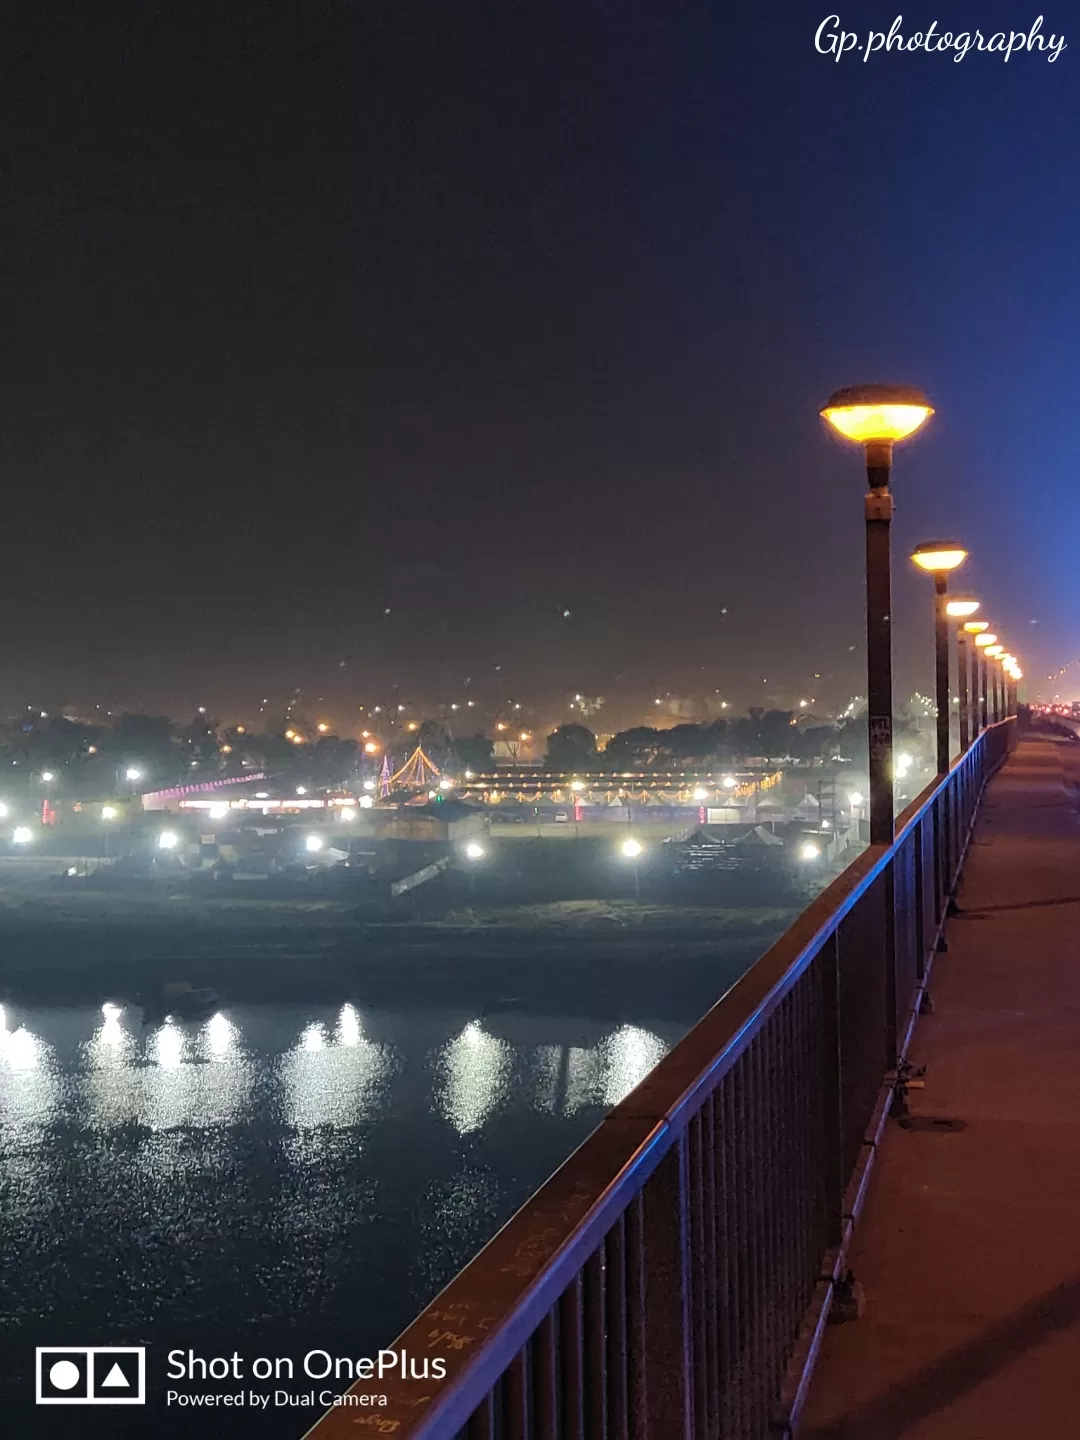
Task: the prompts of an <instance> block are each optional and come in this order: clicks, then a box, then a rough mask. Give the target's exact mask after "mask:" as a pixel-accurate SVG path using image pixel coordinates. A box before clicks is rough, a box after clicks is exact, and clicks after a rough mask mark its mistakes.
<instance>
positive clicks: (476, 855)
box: [465, 840, 486, 860]
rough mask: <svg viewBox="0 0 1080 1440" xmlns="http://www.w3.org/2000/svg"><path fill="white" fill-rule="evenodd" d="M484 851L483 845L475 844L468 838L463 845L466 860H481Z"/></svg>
mask: <svg viewBox="0 0 1080 1440" xmlns="http://www.w3.org/2000/svg"><path fill="white" fill-rule="evenodd" d="M485 853H486V852H485V850H484V847H483V845H479V844H477V842H476V841H475V840H470V841H469V843H468V845H466V846H465V857H466V859H468V860H482V859H483V858H484V855H485Z"/></svg>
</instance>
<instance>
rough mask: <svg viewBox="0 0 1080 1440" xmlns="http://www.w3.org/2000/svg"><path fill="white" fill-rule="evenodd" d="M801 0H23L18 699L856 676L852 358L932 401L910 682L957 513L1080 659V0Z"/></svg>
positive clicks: (543, 689)
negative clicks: (996, 37) (911, 45)
mask: <svg viewBox="0 0 1080 1440" xmlns="http://www.w3.org/2000/svg"><path fill="white" fill-rule="evenodd" d="M939 9H940V11H941V18H940V25H941V26H943V27H944V26H946V25H951V26H952V27H953V28H954V29H959V28H963V26H964V25H965V24H968V25H971V26H974V25H976V24H978V26H979V27H980V28H981V29H982V30H983V32H984V33H985V34H987V35H989V34H990V33H991V32H992V31H993V30H994V29H996V28H998V27H999V26H1003V27H1004V28H1005V29H1006V30H1010V29H1014V28H1017V29H1019V28H1023V29H1027V28H1028V26H1029V25H1030V24H1031V23H1032V22H1033V21H1034V20H1035V18H1036V15H1037V14H1038V9H1039V7H1038V6H1036V5H1034V4H1033V5H1032V6H1030V7H1029V10H1030V14H1029V13H1028V10H1025V9H1024V7H1023V5H1022V4H1021V3H1020V0H1009V3H1008V4H979V5H973V4H971V3H970V0H950V5H949V6H948V7H939ZM946 9H948V10H949V12H950V13H949V14H946V13H945V12H946ZM827 10H828V7H827V6H819V7H817V9H815V8H813V7H807V6H806V5H802V4H799V5H794V4H789V5H788V6H787V7H786V8H776V7H768V6H764V5H761V4H759V3H752V4H749V3H736V4H720V3H718V0H711V3H709V4H696V3H683V0H664V3H658V0H618V3H616V0H604V3H600V0H580V3H575V4H570V3H560V0H513V3H508V0H461V3H446V0H352V3H349V4H345V3H324V0H298V3H295V4H286V3H275V0H264V3H261V4H259V5H248V4H245V3H237V0H230V3H228V4H216V5H210V4H206V3H202V4H195V5H181V4H179V3H175V0H174V3H172V4H163V3H156V0H131V3H127V4H124V3H117V0H114V3H112V4H110V5H108V6H101V7H84V6H80V5H54V6H53V5H41V4H40V3H15V4H11V5H9V6H7V7H5V12H4V22H3V23H4V35H3V53H4V57H5V58H4V68H5V71H6V76H5V79H4V82H3V84H2V85H0V106H2V116H0V145H2V155H3V179H2V226H0V235H2V244H3V256H2V263H0V286H2V297H3V300H2V316H0V322H2V335H3V346H2V352H0V353H2V357H3V390H2V394H3V407H2V415H3V423H2V424H0V462H2V468H3V476H4V490H3V494H4V506H3V517H4V522H5V523H4V527H3V568H2V575H0V584H2V587H3V592H2V593H3V596H4V601H5V606H4V608H5V614H6V624H5V625H4V627H3V631H2V634H0V704H2V705H3V707H4V709H5V712H7V711H10V710H12V709H13V708H15V707H16V706H18V705H21V704H23V703H25V702H26V701H27V700H31V699H32V700H35V701H38V700H40V701H41V702H42V703H44V702H45V701H46V700H48V701H49V702H50V703H53V704H56V703H61V702H70V703H75V704H78V705H80V706H81V707H82V708H83V709H85V710H89V709H91V708H92V707H93V705H95V704H102V705H108V706H110V707H116V708H119V707H121V706H126V707H138V706H140V705H145V706H146V707H148V708H160V707H164V708H167V709H170V710H172V711H175V712H178V713H183V712H185V711H187V712H190V710H191V708H192V707H193V706H194V705H195V704H200V703H205V704H208V705H209V706H210V707H211V708H212V710H214V711H215V712H216V713H221V714H225V713H230V712H232V713H249V712H250V711H251V710H252V708H253V707H254V706H255V705H257V704H258V702H259V700H261V699H262V697H263V696H270V697H272V698H273V699H274V700H275V701H276V700H277V698H278V697H285V696H287V695H288V694H289V693H290V692H291V691H292V690H293V689H294V688H299V689H300V690H301V692H302V695H303V696H304V697H305V698H307V697H314V696H316V695H325V696H327V697H328V701H329V702H330V703H332V704H333V705H336V706H338V707H339V711H340V713H342V714H344V713H345V711H346V709H347V706H348V705H355V704H356V703H359V702H364V701H366V702H367V703H371V702H372V701H374V700H377V699H379V698H380V697H387V696H390V695H391V694H392V693H395V692H394V687H398V689H397V691H396V693H397V694H399V695H401V696H405V697H407V698H409V699H410V700H416V701H417V702H420V701H422V700H425V699H433V698H451V697H454V696H459V697H460V696H461V695H463V694H465V693H471V694H474V695H477V696H479V697H481V698H483V699H486V700H496V699H500V698H502V697H505V696H523V697H526V698H528V699H529V700H535V699H536V697H538V696H552V695H561V694H563V693H564V692H567V691H574V690H583V691H587V692H588V693H590V694H615V693H618V692H620V691H627V692H629V691H636V692H641V693H642V694H644V693H650V694H651V693H652V692H654V691H655V693H656V694H658V695H659V694H663V693H665V692H667V691H694V692H697V691H701V692H705V691H708V690H712V689H714V688H716V687H722V688H723V689H724V691H725V693H728V694H730V695H731V696H732V698H733V699H734V700H736V701H738V702H739V703H746V701H748V700H751V699H753V698H754V697H755V696H758V695H761V694H769V695H774V694H775V695H777V696H778V697H780V698H782V699H783V698H786V699H787V700H788V701H789V702H790V700H791V699H792V697H794V696H796V695H799V694H806V693H815V688H812V687H815V686H816V689H817V690H820V689H822V688H823V686H824V687H829V688H828V689H827V690H826V694H828V695H829V696H830V697H833V696H835V698H840V697H841V696H844V695H846V694H850V693H851V692H853V691H855V690H861V689H863V688H864V683H863V681H862V679H861V674H860V665H861V653H860V652H861V646H862V637H863V629H862V619H861V603H862V568H861V567H862V550H861V545H862V537H861V518H862V517H861V495H862V491H863V488H864V487H863V480H862V473H861V469H860V457H859V455H858V453H857V452H856V451H851V450H848V449H846V448H841V447H840V445H839V444H837V443H834V442H832V441H830V440H829V439H828V438H827V437H826V436H824V435H823V433H822V429H821V424H820V421H819V420H818V418H817V411H818V409H819V408H820V406H821V404H822V403H823V401H824V400H825V398H826V397H827V396H828V394H829V392H830V391H831V390H832V389H834V388H835V387H836V386H839V385H844V384H852V383H856V382H862V381H866V380H879V379H896V380H901V381H904V382H907V383H912V384H917V385H920V386H922V387H923V388H925V389H926V390H927V391H928V392H929V393H930V395H931V397H932V399H933V401H934V403H935V405H936V406H937V408H938V414H937V416H936V417H935V418H934V419H933V420H932V421H931V423H930V425H929V426H928V427H927V430H926V432H925V434H924V435H922V436H920V437H919V438H918V439H917V440H916V441H913V442H912V443H911V444H910V445H909V446H908V447H907V448H905V449H902V450H900V451H898V455H897V463H896V471H895V484H894V488H895V494H896V500H897V517H896V525H895V527H894V534H895V540H896V556H897V581H896V596H895V610H896V625H897V636H896V639H897V658H898V663H899V667H900V677H899V684H898V689H900V688H902V689H904V691H905V692H906V691H907V690H909V689H910V688H911V687H912V686H915V685H918V686H919V687H920V688H921V689H923V690H924V691H928V690H929V689H930V687H931V676H930V666H929V648H930V628H929V627H930V589H929V585H928V583H927V582H926V580H925V579H924V578H922V577H918V578H917V577H914V576H912V575H910V574H909V573H908V568H909V567H908V566H907V564H906V561H905V560H904V558H903V557H904V555H905V554H906V550H907V549H908V548H909V546H910V544H911V543H912V542H915V541H918V540H920V539H925V538H928V537H936V536H939V535H941V536H947V537H953V536H955V537H958V538H960V539H962V540H964V541H966V542H967V543H968V544H969V545H970V548H971V550H972V562H971V564H970V566H969V576H968V578H967V583H968V584H969V585H970V586H971V588H974V589H976V590H977V592H980V593H983V594H985V595H986V596H987V597H989V598H990V599H991V602H992V603H991V604H990V610H989V613H990V615H991V617H992V618H993V619H994V620H995V621H996V622H997V623H998V625H999V626H1000V627H1002V633H1003V635H1004V636H1005V638H1007V639H1008V640H1009V642H1010V644H1011V645H1012V646H1013V648H1014V649H1016V651H1017V653H1019V654H1020V656H1021V658H1022V660H1023V662H1024V663H1025V667H1026V670H1027V673H1028V675H1029V676H1030V677H1032V678H1037V677H1041V678H1042V684H1041V688H1043V689H1047V690H1049V689H1055V688H1061V689H1063V690H1067V691H1068V693H1078V694H1080V665H1078V666H1075V667H1074V668H1073V669H1072V670H1071V671H1069V673H1068V676H1067V677H1066V678H1065V679H1064V680H1063V681H1061V682H1058V683H1057V684H1055V686H1050V685H1049V684H1048V683H1047V682H1046V681H1045V676H1046V674H1047V672H1048V670H1050V669H1051V668H1054V669H1056V668H1057V667H1059V666H1061V665H1064V664H1065V663H1066V662H1068V661H1070V660H1072V659H1074V658H1075V657H1076V656H1078V655H1080V624H1078V623H1077V622H1078V606H1080V566H1078V565H1077V563H1076V558H1075V557H1076V551H1077V547H1078V544H1080V496H1078V493H1077V483H1076V482H1077V476H1076V464H1075V458H1076V456H1077V454H1078V448H1077V447H1078V440H1077V422H1076V413H1077V405H1078V380H1080V325H1078V323H1077V318H1078V317H1077V310H1078V308H1080V305H1078V292H1077V273H1078V256H1080V204H1078V192H1080V167H1078V166H1077V164H1076V154H1077V149H1078V143H1080V124H1078V119H1080V101H1078V98H1077V97H1078V94H1080V90H1078V86H1077V79H1076V76H1077V71H1076V66H1077V65H1078V64H1080V23H1078V24H1077V26H1076V33H1075V36H1074V35H1073V34H1072V33H1071V32H1070V21H1071V20H1072V19H1073V18H1074V16H1075V11H1072V10H1071V7H1066V6H1064V5H1058V6H1057V7H1056V13H1047V14H1046V19H1045V21H1044V29H1045V31H1047V32H1050V31H1053V32H1057V33H1061V32H1062V31H1064V33H1065V37H1066V40H1067V42H1068V43H1069V48H1067V49H1066V50H1065V51H1064V53H1063V54H1062V55H1061V57H1060V58H1059V59H1058V60H1057V61H1056V62H1055V63H1054V64H1048V63H1047V61H1046V58H1045V55H1043V56H1040V55H1039V54H1022V55H1017V56H1014V57H1013V58H1012V59H1011V60H1010V61H1009V63H1008V64H1005V63H1003V61H1002V59H1001V57H1000V56H999V55H990V54H977V53H969V54H968V55H967V57H966V58H965V59H964V60H963V61H962V62H961V63H959V64H957V63H954V62H953V60H952V59H951V57H950V56H947V55H927V54H925V53H918V54H895V53H894V54H892V55H889V56H885V55H880V54H879V55H876V56H873V57H871V59H870V61H869V62H868V63H865V64H864V63H862V62H861V60H860V59H859V58H858V57H857V56H854V55H847V56H845V57H844V58H843V60H842V61H841V62H840V63H839V64H837V63H834V61H833V59H832V57H831V56H827V55H821V54H818V53H816V52H815V48H814V32H815V30H816V29H817V26H818V24H819V23H820V21H821V20H822V19H823V18H824V16H825V14H826V13H827ZM819 12H820V13H819ZM895 13H896V7H895V6H894V7H892V8H888V7H885V6H883V5H867V4H859V5H856V6H848V7H847V8H846V9H845V10H844V12H843V14H842V20H843V23H844V25H845V26H846V27H847V28H849V29H851V30H854V31H859V32H863V31H866V30H869V29H872V28H883V29H887V28H888V26H889V24H890V22H891V21H892V19H893V16H894V14H895ZM930 18H933V12H932V10H931V11H928V12H927V14H926V15H918V16H916V15H915V14H914V13H913V14H912V15H911V17H910V20H908V17H907V15H906V11H905V20H906V22H907V23H906V24H905V30H906V31H914V30H915V29H916V28H918V26H919V25H920V24H922V25H925V24H926V23H927V22H928V21H929V19H930ZM387 611H389V613H386V612H387ZM564 611H569V612H570V614H569V617H568V618H567V617H565V616H564V613H563V612H564ZM724 611H726V613H724ZM1033 622H1037V624H1036V623H1033ZM851 647H855V648H854V649H852V648H851ZM343 662H344V663H343ZM496 666H501V669H500V670H496V669H495V667H496ZM814 672H820V673H821V674H822V675H823V676H825V677H826V678H825V680H824V681H821V682H813V681H812V676H813V674H814ZM465 677H470V680H471V689H470V690H468V691H466V690H465V689H464V688H463V687H464V686H465ZM764 681H767V682H768V683H767V684H764V683H763V682H764ZM1036 688H1039V687H1038V685H1033V686H1032V689H1033V690H1034V689H1036Z"/></svg>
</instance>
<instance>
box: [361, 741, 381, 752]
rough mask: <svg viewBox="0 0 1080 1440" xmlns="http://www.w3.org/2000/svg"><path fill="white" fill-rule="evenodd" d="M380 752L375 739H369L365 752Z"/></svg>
mask: <svg viewBox="0 0 1080 1440" xmlns="http://www.w3.org/2000/svg"><path fill="white" fill-rule="evenodd" d="M378 753H379V747H378V745H376V744H375V741H374V740H369V741H368V742H367V744H366V745H365V746H364V754H365V755H377V754H378Z"/></svg>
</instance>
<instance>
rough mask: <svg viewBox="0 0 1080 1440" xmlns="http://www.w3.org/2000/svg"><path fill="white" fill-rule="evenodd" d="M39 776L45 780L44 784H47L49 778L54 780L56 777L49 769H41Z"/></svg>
mask: <svg viewBox="0 0 1080 1440" xmlns="http://www.w3.org/2000/svg"><path fill="white" fill-rule="evenodd" d="M41 778H42V780H44V781H45V783H46V785H47V784H48V783H49V781H50V780H55V779H56V776H55V775H54V774H53V772H52V771H51V770H42V772H41Z"/></svg>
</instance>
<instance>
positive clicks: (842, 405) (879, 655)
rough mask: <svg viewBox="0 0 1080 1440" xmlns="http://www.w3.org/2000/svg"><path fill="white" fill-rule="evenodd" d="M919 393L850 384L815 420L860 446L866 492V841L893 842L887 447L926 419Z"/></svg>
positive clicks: (928, 410) (927, 405)
mask: <svg viewBox="0 0 1080 1440" xmlns="http://www.w3.org/2000/svg"><path fill="white" fill-rule="evenodd" d="M933 413H934V412H933V409H932V407H931V405H930V402H929V401H928V400H927V398H926V396H925V395H924V394H923V393H922V391H921V390H914V389H912V388H911V387H910V386H906V385H853V386H849V387H848V388H846V389H844V390H837V391H836V392H835V394H833V395H831V396H830V397H829V401H828V403H827V404H826V406H825V408H824V409H823V410H822V411H821V414H822V417H823V418H824V419H825V420H827V421H828V423H829V424H830V425H831V426H832V428H833V429H834V430H835V431H836V433H837V434H838V435H842V436H843V437H844V438H845V439H846V440H852V441H854V442H855V443H856V444H858V445H862V447H863V451H864V453H865V457H866V479H867V484H868V486H869V489H868V491H867V495H866V501H865V507H864V510H865V516H866V678H867V698H868V710H869V715H868V729H869V750H870V755H869V760H870V767H869V768H870V843H871V844H872V845H891V844H892V840H893V781H892V638H891V630H890V611H891V609H892V574H891V563H890V557H889V528H890V523H891V521H892V496H891V494H890V493H889V476H890V473H891V470H892V452H893V446H894V444H895V443H896V442H897V441H899V440H904V439H906V438H907V437H908V436H909V435H913V434H914V433H915V431H916V430H918V428H919V426H920V425H922V424H923V422H924V421H925V420H926V419H927V418H928V416H930V415H932V414H933Z"/></svg>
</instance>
